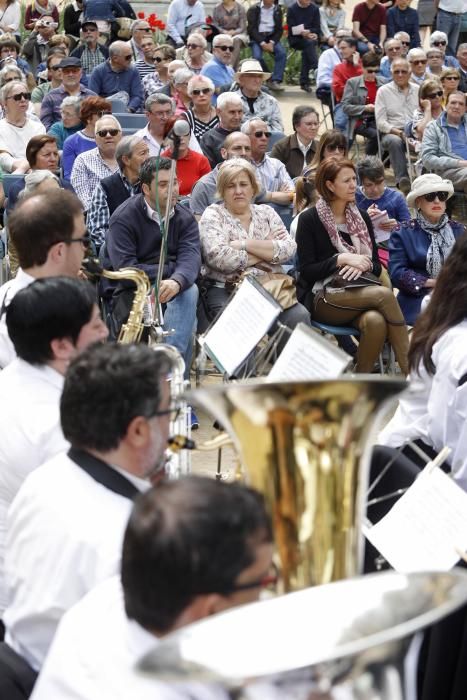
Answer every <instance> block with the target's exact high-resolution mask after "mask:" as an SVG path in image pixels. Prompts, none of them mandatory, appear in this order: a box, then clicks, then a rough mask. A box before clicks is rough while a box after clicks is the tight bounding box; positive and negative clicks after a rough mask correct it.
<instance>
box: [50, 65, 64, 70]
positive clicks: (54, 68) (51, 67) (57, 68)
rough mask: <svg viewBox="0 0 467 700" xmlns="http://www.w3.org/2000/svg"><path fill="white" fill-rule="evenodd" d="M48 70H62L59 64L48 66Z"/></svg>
mask: <svg viewBox="0 0 467 700" xmlns="http://www.w3.org/2000/svg"><path fill="white" fill-rule="evenodd" d="M49 70H53V71H56V70H62V69H61V68H60V66H49Z"/></svg>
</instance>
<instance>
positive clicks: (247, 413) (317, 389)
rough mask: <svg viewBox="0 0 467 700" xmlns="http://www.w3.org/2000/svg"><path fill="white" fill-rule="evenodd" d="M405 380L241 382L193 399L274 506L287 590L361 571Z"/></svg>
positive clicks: (204, 391) (249, 480)
mask: <svg viewBox="0 0 467 700" xmlns="http://www.w3.org/2000/svg"><path fill="white" fill-rule="evenodd" d="M405 387H406V382H405V381H404V380H401V379H394V378H382V377H366V376H362V377H358V378H352V377H350V378H342V379H337V380H333V381H316V382H291V383H268V382H267V381H255V382H253V383H248V382H243V383H232V384H224V385H222V386H211V387H207V388H201V389H197V390H196V391H193V392H191V393H190V394H189V396H188V402H189V403H190V404H191V403H192V402H193V403H195V404H196V403H197V404H200V405H201V406H202V407H203V408H204V409H205V410H206V411H208V412H209V413H211V414H212V415H213V416H214V417H215V418H216V419H217V420H218V421H219V422H220V423H221V424H222V425H223V427H224V428H225V429H226V430H227V432H228V433H229V434H230V435H231V437H232V439H233V442H234V444H235V446H236V449H237V452H238V455H239V457H240V460H241V463H242V468H243V473H244V476H245V480H246V482H247V483H248V484H249V485H251V486H253V487H254V488H256V489H258V490H259V491H260V492H261V493H262V494H263V495H264V497H265V499H266V503H267V506H268V508H269V511H270V514H271V517H272V521H273V529H274V539H275V544H276V549H277V553H278V562H277V563H278V565H279V568H280V573H281V584H282V590H283V591H285V592H287V591H293V590H299V589H301V588H304V587H307V586H311V585H316V584H323V583H328V582H330V581H335V580H337V579H343V578H348V577H350V576H355V575H356V574H358V573H360V571H361V562H362V551H363V538H362V522H363V517H364V515H365V495H366V491H367V486H368V474H369V451H370V449H371V445H370V444H369V436H370V432H371V431H372V428H373V426H374V423H375V419H376V418H377V416H378V414H379V412H380V409H381V407H382V406H383V404H384V403H385V402H387V400H388V399H390V398H392V397H394V396H396V395H397V394H398V393H400V392H401V391H402V390H403V389H404V388H405Z"/></svg>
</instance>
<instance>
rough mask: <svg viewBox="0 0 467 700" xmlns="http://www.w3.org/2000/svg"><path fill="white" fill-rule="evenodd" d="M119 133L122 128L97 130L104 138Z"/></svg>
mask: <svg viewBox="0 0 467 700" xmlns="http://www.w3.org/2000/svg"><path fill="white" fill-rule="evenodd" d="M119 133H120V129H100V131H98V132H97V135H98V136H100V137H101V138H102V139H103V138H105V137H106V136H117V135H118V134H119Z"/></svg>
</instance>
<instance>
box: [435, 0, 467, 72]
mask: <svg viewBox="0 0 467 700" xmlns="http://www.w3.org/2000/svg"><path fill="white" fill-rule="evenodd" d="M457 2H459V0H457ZM440 5H441V2H440ZM461 12H462V10H461ZM447 14H450V13H447ZM438 18H439V11H438ZM438 26H439V25H438ZM447 45H448V35H447V34H446V33H445V32H444V31H442V32H440V31H439V30H436V32H433V33H432V35H431V36H430V49H431V48H435V49H438V51H441V54H442V56H443V64H444V67H445V68H457V67H458V66H459V64H458V62H457V59H456V57H455V56H454V53H455V51H456V46H457V41H456V43H455V44H454V48H453V49H451V50H452V56H450V55H447V54H446V48H447Z"/></svg>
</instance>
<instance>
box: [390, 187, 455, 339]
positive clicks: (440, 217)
mask: <svg viewBox="0 0 467 700" xmlns="http://www.w3.org/2000/svg"><path fill="white" fill-rule="evenodd" d="M453 194H454V187H453V185H452V182H451V181H450V180H443V178H442V177H440V176H439V175H434V174H432V173H427V174H426V175H420V177H417V178H416V179H415V180H414V181H413V183H412V189H411V190H410V192H409V194H408V195H407V204H408V206H409V207H412V208H414V209H416V216H415V218H413V219H410V220H409V221H406V222H404V223H403V224H400V225H399V227H398V228H397V229H395V230H394V231H393V232H392V233H391V237H390V239H389V275H390V277H391V282H392V284H393V285H394V287H396V288H397V289H398V290H399V295H398V297H397V299H398V301H399V305H400V307H401V309H402V313H403V314H404V318H405V320H406V322H407V324H408V325H411V326H413V324H414V323H415V321H416V319H417V316H418V315H419V313H420V307H421V304H422V300H423V297H424V296H425V295H426V294H429V293H430V292H431V290H432V289H433V287H434V286H435V284H436V278H437V276H438V274H439V272H440V270H441V267H442V265H443V263H444V261H445V259H446V258H447V256H448V255H449V253H450V251H451V248H452V246H453V245H454V243H455V240H456V238H458V237H459V236H460V235H461V234H462V233H463V232H464V230H465V226H464V225H463V224H459V223H457V222H455V221H450V220H449V218H448V215H447V214H446V201H447V200H448V199H449V198H450V197H452V195H453Z"/></svg>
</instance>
